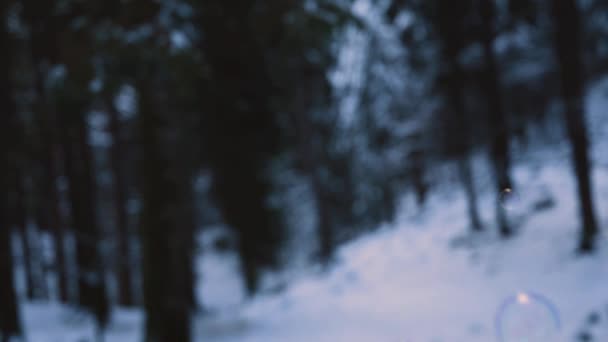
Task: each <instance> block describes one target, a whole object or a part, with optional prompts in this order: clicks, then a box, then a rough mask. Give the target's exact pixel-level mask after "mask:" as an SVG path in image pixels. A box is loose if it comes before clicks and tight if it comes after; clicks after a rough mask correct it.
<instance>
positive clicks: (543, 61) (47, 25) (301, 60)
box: [0, 0, 608, 342]
mask: <svg viewBox="0 0 608 342" xmlns="http://www.w3.org/2000/svg"><path fill="white" fill-rule="evenodd" d="M376 5H377V6H381V7H382V8H383V10H382V13H383V16H382V18H377V20H379V21H381V22H382V23H383V25H384V26H382V27H390V28H392V29H393V31H394V32H396V33H397V34H398V37H397V38H398V39H396V40H394V41H395V42H397V43H398V44H388V43H387V41H386V38H385V36H384V33H383V32H382V31H381V30H380V29H378V27H374V25H370V23H369V21H366V20H363V19H362V18H361V17H360V16H359V15H357V13H355V12H354V11H353V10H352V1H350V0H314V1H313V0H310V1H298V0H249V1H246V0H236V1H225V0H157V1H146V0H104V1H102V0H89V1H78V0H45V1H34V0H21V1H18V0H3V1H2V2H0V21H1V23H2V25H1V26H0V70H1V72H0V113H2V116H1V118H0V119H1V121H0V180H1V181H2V184H1V188H0V189H1V192H0V341H3V342H4V341H9V340H10V337H11V336H19V335H21V334H22V333H23V332H24V331H23V328H22V325H21V318H20V317H21V314H20V304H19V303H20V302H22V301H23V300H29V301H59V302H61V303H65V304H68V305H70V306H73V307H76V308H80V309H82V310H84V311H85V312H89V313H91V314H92V315H93V317H94V318H95V321H96V322H97V326H98V331H99V338H100V339H102V338H103V331H104V327H105V326H106V325H107V323H108V322H109V320H110V319H111V313H112V308H113V307H116V306H125V307H140V308H142V309H143V311H144V312H145V315H146V319H145V328H144V330H145V340H146V341H150V342H154V341H157V342H159V341H190V340H191V338H192V337H191V336H190V335H191V329H190V325H191V317H192V315H193V314H194V313H196V312H201V311H204V308H201V307H200V306H199V305H198V304H197V300H196V298H195V295H194V287H195V277H194V273H193V272H194V271H193V267H194V262H195V261H194V260H195V258H194V256H195V254H196V251H197V248H198V246H197V243H196V241H197V239H196V236H197V235H198V234H199V233H200V231H201V230H204V229H205V227H207V226H212V225H217V224H222V225H225V226H226V227H229V229H230V231H231V234H232V235H231V236H233V239H224V240H218V241H217V244H218V246H220V247H221V248H234V249H235V250H236V251H237V252H238V255H239V258H240V268H241V274H242V278H243V280H244V283H245V284H246V289H247V291H248V294H249V295H251V296H253V295H255V294H256V293H258V292H259V291H264V290H265V288H264V286H262V283H261V277H262V275H263V274H264V272H273V271H277V270H280V269H282V268H284V267H286V266H285V265H286V259H288V258H289V253H286V252H285V250H284V246H285V243H284V242H285V241H286V239H289V236H290V234H291V232H293V231H294V230H296V231H297V229H298V226H297V220H295V221H296V222H295V223H294V220H293V219H292V220H288V219H287V218H289V216H290V215H291V214H290V211H289V210H288V208H286V201H285V199H284V198H285V196H284V195H285V192H286V191H287V190H286V189H289V188H290V187H291V186H294V184H299V185H304V186H306V187H307V189H309V191H310V194H311V199H312V200H311V201H309V202H306V203H303V204H302V205H307V206H309V207H310V208H311V213H312V215H314V222H315V227H316V228H315V229H316V232H317V236H318V241H317V242H316V245H317V247H316V249H315V252H314V257H313V258H311V259H310V260H309V262H310V263H318V264H320V265H324V266H329V265H331V264H332V260H333V256H334V252H335V251H336V248H337V247H338V246H339V245H340V244H342V243H344V242H346V241H349V240H351V239H353V238H355V237H357V236H359V235H361V234H364V233H366V232H369V231H371V230H373V229H374V228H375V227H377V226H379V224H380V223H382V222H386V221H390V220H392V219H393V218H394V217H395V215H396V211H397V210H398V205H397V204H398V200H399V196H401V195H402V194H404V193H412V194H414V195H415V198H416V199H417V203H418V205H419V206H420V208H421V210H422V208H423V207H424V204H425V199H426V198H427V197H428V194H429V193H431V192H433V191H435V190H436V189H437V188H438V187H440V186H441V184H442V181H441V180H438V179H437V178H438V177H437V176H436V173H434V171H433V170H435V169H436V168H438V167H439V166H441V165H444V164H446V163H450V165H454V173H453V174H454V177H453V179H450V182H454V183H458V184H461V188H462V189H463V191H464V192H465V194H466V198H467V203H468V212H467V215H468V217H469V218H470V230H471V231H472V232H474V231H482V230H484V229H489V228H488V227H485V226H484V224H483V223H482V221H481V220H480V219H479V213H478V209H477V207H478V205H477V194H476V189H475V186H476V185H475V183H476V177H475V175H474V174H473V173H472V169H471V160H470V159H471V157H472V156H473V155H482V156H484V158H485V159H486V160H487V163H488V165H490V166H491V169H492V172H493V175H494V177H493V179H494V180H493V183H492V189H493V191H495V192H496V201H497V204H496V226H497V227H498V229H499V232H500V235H501V236H502V237H503V238H505V239H508V238H510V237H512V236H513V235H515V234H517V229H516V228H517V227H516V226H515V225H513V224H512V223H511V221H510V220H509V218H508V213H506V212H505V210H504V208H503V207H502V206H501V205H500V203H499V202H500V199H501V196H504V195H505V193H504V191H505V189H512V188H513V186H514V185H513V182H512V179H511V166H512V160H513V158H514V157H513V151H512V149H511V146H512V145H513V144H514V143H518V144H519V145H520V146H524V148H527V147H529V146H551V145H552V144H556V143H558V142H561V141H565V142H567V143H568V144H570V145H571V160H570V165H571V167H572V168H573V170H574V175H575V176H576V181H577V183H576V184H577V186H578V187H577V189H578V201H579V203H580V204H579V205H580V231H579V234H578V240H577V241H576V243H574V244H573V249H574V248H575V247H576V249H577V250H578V251H579V252H580V253H591V252H593V250H594V247H595V245H594V242H595V241H596V236H597V232H598V230H599V229H600V228H601V227H599V226H598V224H597V223H596V213H595V212H594V203H593V201H592V196H591V190H592V184H591V181H590V177H589V174H590V167H591V165H590V158H589V156H588V149H589V146H588V145H589V142H588V141H589V139H588V137H587V130H588V128H587V127H586V121H585V112H584V106H583V97H584V95H585V91H586V87H587V85H589V84H591V83H592V82H593V81H595V80H597V79H599V78H600V77H603V76H605V75H606V72H607V71H608V59H607V58H606V57H607V55H608V40H607V39H606V37H608V1H605V0H587V1H578V2H577V1H575V0H497V1H493V0H462V1H453V0H432V1H428V0H391V1H377V4H376ZM349 32H351V33H352V32H357V33H358V34H359V37H364V38H365V39H368V43H369V45H368V46H371V47H372V48H369V49H367V51H366V52H365V54H364V56H363V57H361V58H364V59H363V62H361V63H359V65H361V67H362V69H361V70H358V71H355V70H344V68H341V67H340V65H341V62H340V61H341V60H343V59H344V58H351V57H352V56H350V57H349V55H348V52H346V57H345V56H344V54H345V52H343V50H344V49H343V48H342V47H343V46H344V45H345V43H344V41H345V38H344V37H346V36H347V35H348V34H349ZM351 45H353V44H351ZM354 45H356V44H354ZM353 58H354V57H353ZM355 74H356V75H363V76H361V77H363V78H362V79H357V80H352V79H349V77H354V76H352V75H355ZM556 127H558V128H559V127H561V129H563V132H564V133H565V134H563V135H562V134H561V133H560V132H561V131H560V129H556ZM564 139H565V140H564ZM201 180H207V182H204V181H201ZM197 184H198V185H197ZM200 184H203V185H204V186H199V185H200ZM205 184H206V185H205ZM15 245H18V246H20V247H18V248H17V247H15ZM574 245H576V246H574ZM11 246H13V247H11ZM16 249H18V250H20V251H21V252H20V253H16V252H15V250H16ZM49 250H50V251H52V253H50V254H51V256H48V255H47V254H49V253H47V252H48V251H49ZM17 254H19V255H20V256H19V258H17V257H16V255H17ZM17 268H19V269H22V271H23V274H24V275H25V278H26V282H25V285H24V286H25V288H24V289H23V291H24V295H25V298H20V296H19V295H18V294H17V293H18V292H19V291H18V288H17V286H16V285H15V283H16V282H15V271H16V269H17ZM49 279H53V281H52V284H54V285H52V286H51V285H49ZM109 284H112V285H111V286H110V285H109Z"/></svg>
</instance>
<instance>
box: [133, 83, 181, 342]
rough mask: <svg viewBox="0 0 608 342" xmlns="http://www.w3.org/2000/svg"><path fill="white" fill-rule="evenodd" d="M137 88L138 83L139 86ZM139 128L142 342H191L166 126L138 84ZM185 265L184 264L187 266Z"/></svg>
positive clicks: (176, 196)
mask: <svg viewBox="0 0 608 342" xmlns="http://www.w3.org/2000/svg"><path fill="white" fill-rule="evenodd" d="M142 83H143V82H142ZM138 89H139V100H140V105H139V110H140V113H139V124H140V134H141V139H142V159H141V165H140V168H139V170H140V176H141V179H142V195H143V212H142V215H141V221H140V234H141V239H142V256H143V273H144V308H145V313H146V323H145V340H146V341H148V342H188V341H190V339H191V336H190V335H191V331H190V311H191V303H190V302H189V301H190V298H189V296H190V295H189V294H187V293H185V291H184V283H183V282H184V281H187V280H188V279H187V278H188V276H187V275H185V274H184V272H183V268H184V267H187V265H184V258H183V255H184V254H183V253H184V249H185V244H186V243H191V241H184V240H185V239H184V238H183V235H182V234H183V231H182V230H183V229H184V228H183V227H180V226H179V223H180V222H181V221H180V220H179V218H177V217H176V213H175V212H174V210H176V209H178V208H175V205H178V203H179V194H178V190H177V189H176V187H175V183H174V182H173V181H172V180H171V179H170V175H171V173H170V165H169V164H168V157H167V155H166V154H165V153H164V151H166V150H167V149H166V146H165V141H164V140H163V137H164V136H166V134H165V133H166V132H164V131H163V128H165V125H166V120H165V118H163V115H162V114H161V113H159V112H158V108H156V104H155V103H154V101H153V99H152V96H153V94H154V93H153V92H152V91H151V89H150V87H149V86H147V85H143V84H140V86H139V87H138ZM188 264H189V263H188Z"/></svg>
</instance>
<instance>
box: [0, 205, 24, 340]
mask: <svg viewBox="0 0 608 342" xmlns="http://www.w3.org/2000/svg"><path fill="white" fill-rule="evenodd" d="M11 231H12V229H10V226H9V223H8V220H7V214H6V199H5V198H2V199H1V203H0V279H2V281H1V282H0V303H2V305H0V337H4V338H5V339H6V340H10V337H11V336H20V335H21V324H20V318H19V307H18V303H17V292H16V289H15V279H14V270H13V265H14V263H15V261H14V259H13V249H12V248H11Z"/></svg>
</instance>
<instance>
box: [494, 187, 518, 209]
mask: <svg viewBox="0 0 608 342" xmlns="http://www.w3.org/2000/svg"><path fill="white" fill-rule="evenodd" d="M498 200H499V201H500V205H501V206H502V207H503V208H504V209H505V210H508V211H512V210H515V209H517V208H519V207H520V206H521V197H520V196H519V193H518V192H517V191H515V190H514V189H513V188H504V189H503V190H502V191H501V192H500V194H499V195H498Z"/></svg>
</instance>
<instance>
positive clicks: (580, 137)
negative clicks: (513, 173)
mask: <svg viewBox="0 0 608 342" xmlns="http://www.w3.org/2000/svg"><path fill="white" fill-rule="evenodd" d="M551 4H552V14H553V21H554V26H555V54H556V57H557V61H558V62H559V72H560V76H561V90H562V103H563V107H564V115H565V122H566V127H567V131H568V137H569V139H570V144H571V145H572V164H573V166H574V171H575V174H576V181H577V186H578V198H579V206H580V215H581V220H582V228H581V235H580V243H579V249H580V251H581V252H583V253H587V252H591V251H592V250H593V248H594V242H595V237H596V235H597V231H598V228H597V221H596V216H595V212H594V206H593V194H592V191H591V189H592V185H591V162H590V160H589V138H588V134H587V128H586V124H585V108H584V105H583V96H584V86H585V84H584V79H583V76H584V73H583V63H582V58H581V48H582V45H581V18H580V12H579V9H578V5H577V4H576V1H575V0H552V2H551Z"/></svg>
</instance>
